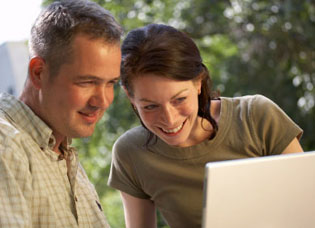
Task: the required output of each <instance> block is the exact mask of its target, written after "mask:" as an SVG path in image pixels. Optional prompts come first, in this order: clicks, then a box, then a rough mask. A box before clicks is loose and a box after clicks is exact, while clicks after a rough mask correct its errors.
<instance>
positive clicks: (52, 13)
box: [0, 0, 122, 227]
mask: <svg viewBox="0 0 315 228" xmlns="http://www.w3.org/2000/svg"><path fill="white" fill-rule="evenodd" d="M121 34H122V30H121V27H120V26H119V25H118V24H117V22H116V21H115V20H114V18H113V17H112V15H111V14H110V13H109V12H108V11H106V10H104V9H103V8H102V7H100V6H99V5H97V4H96V3H93V2H89V1H83V0H66V1H61V2H55V3H53V4H51V5H50V6H48V7H47V8H46V9H44V10H43V12H42V13H41V14H40V15H39V17H38V18H37V20H36V21H35V24H34V25H33V27H32V30H31V39H30V44H29V46H30V55H31V56H30V57H31V59H30V61H29V69H28V70H29V71H28V78H27V80H26V83H25V88H24V90H23V92H22V95H21V96H20V98H19V99H16V98H14V97H13V96H10V95H8V94H1V95H0V227H108V224H107V222H106V219H105V216H104V213H103V211H102V208H101V205H100V202H99V199H98V196H97V193H96V192H95V189H94V187H93V185H92V184H91V183H90V182H89V180H88V178H87V176H86V174H85V172H84V170H83V168H82V167H81V166H80V164H79V162H78V157H77V153H76V152H75V150H74V148H72V147H70V145H69V144H70V142H71V138H76V137H87V136H90V135H91V134H92V133H93V131H94V128H95V124H96V122H97V121H98V120H99V119H100V118H101V117H102V115H103V113H104V111H105V110H106V108H107V107H108V106H109V105H110V104H111V102H112V101H113V86H114V84H115V83H116V82H117V80H118V79H119V74H120V72H119V71H120V59H121V53H120V37H121Z"/></svg>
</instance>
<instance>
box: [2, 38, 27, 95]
mask: <svg viewBox="0 0 315 228" xmlns="http://www.w3.org/2000/svg"><path fill="white" fill-rule="evenodd" d="M28 59H29V54H28V47H27V44H26V42H6V43H3V44H2V45H0V92H7V93H11V94H13V95H14V96H19V95H20V94H21V92H22V89H23V86H24V82H25V79H26V76H27V69H28Z"/></svg>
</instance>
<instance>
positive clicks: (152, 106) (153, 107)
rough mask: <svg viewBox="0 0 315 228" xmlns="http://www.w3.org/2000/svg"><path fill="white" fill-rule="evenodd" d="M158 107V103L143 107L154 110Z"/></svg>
mask: <svg viewBox="0 0 315 228" xmlns="http://www.w3.org/2000/svg"><path fill="white" fill-rule="evenodd" d="M156 107H157V105H147V106H144V107H143V109H145V110H153V109H155V108H156Z"/></svg>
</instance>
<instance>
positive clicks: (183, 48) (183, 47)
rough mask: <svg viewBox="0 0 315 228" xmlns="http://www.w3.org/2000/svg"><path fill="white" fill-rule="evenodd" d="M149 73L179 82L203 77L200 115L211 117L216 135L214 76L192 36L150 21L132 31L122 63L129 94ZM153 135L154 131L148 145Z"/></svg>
mask: <svg viewBox="0 0 315 228" xmlns="http://www.w3.org/2000/svg"><path fill="white" fill-rule="evenodd" d="M148 73H152V74H155V75H158V76H161V77H165V78H169V79H172V80H178V81H189V80H193V81H194V80H197V79H199V78H200V77H201V78H202V85H201V93H200V95H199V96H198V105H199V108H198V116H200V117H202V118H205V119H207V120H208V121H209V122H210V123H211V125H212V127H213V133H212V135H211V136H210V138H209V139H212V138H213V137H214V136H215V135H216V132H217V130H218V125H217V123H216V121H215V120H214V119H213V118H212V116H211V114H210V105H211V99H212V98H213V97H212V95H211V94H212V93H211V79H210V75H209V72H208V69H207V67H206V66H205V65H204V64H203V63H202V58H201V56H200V52H199V49H198V48H197V46H196V44H195V43H194V41H193V40H192V39H191V38H190V37H189V36H187V35H186V34H185V33H183V32H180V31H178V30H176V29H175V28H173V27H171V26H167V25H162V24H150V25H147V26H145V27H142V28H138V29H134V30H132V31H130V32H129V33H128V34H127V37H126V38H125V40H124V42H123V44H122V64H121V84H122V86H123V87H124V88H125V89H126V90H127V92H128V94H129V96H131V97H133V95H134V94H133V87H132V82H133V80H134V79H135V78H136V77H140V76H141V77H143V75H145V74H148ZM135 111H136V110H135ZM136 114H137V115H138V113H137V111H136ZM138 116H139V115H138ZM140 121H141V118H140ZM141 123H142V121H141ZM142 125H143V126H144V127H145V125H144V124H143V123H142ZM145 128H146V127H145ZM152 137H153V135H152V133H151V132H150V136H149V139H148V141H147V145H148V143H149V142H150V140H151V139H152Z"/></svg>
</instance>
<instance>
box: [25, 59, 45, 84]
mask: <svg viewBox="0 0 315 228" xmlns="http://www.w3.org/2000/svg"><path fill="white" fill-rule="evenodd" d="M45 71H47V66H46V63H45V60H44V59H43V58H41V57H38V56H36V57H33V58H31V60H30V63H29V78H30V80H31V82H32V85H33V86H34V87H35V88H36V89H40V88H41V86H42V82H43V74H44V73H45Z"/></svg>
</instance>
